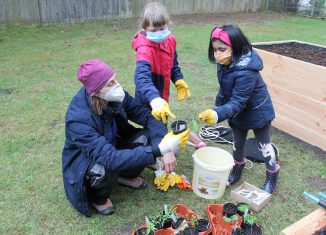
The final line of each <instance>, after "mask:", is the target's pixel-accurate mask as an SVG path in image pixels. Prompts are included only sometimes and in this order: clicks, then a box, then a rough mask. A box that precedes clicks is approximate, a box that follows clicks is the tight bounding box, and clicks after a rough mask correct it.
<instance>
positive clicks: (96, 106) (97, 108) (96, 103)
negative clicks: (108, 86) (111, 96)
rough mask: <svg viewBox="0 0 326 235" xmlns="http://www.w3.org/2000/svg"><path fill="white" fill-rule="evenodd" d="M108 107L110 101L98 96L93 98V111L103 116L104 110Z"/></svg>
mask: <svg viewBox="0 0 326 235" xmlns="http://www.w3.org/2000/svg"><path fill="white" fill-rule="evenodd" d="M107 105H108V101H106V100H104V99H102V98H100V97H97V96H91V106H92V109H93V111H94V112H95V113H96V114H97V115H99V116H101V115H102V114H103V109H104V108H105V107H106V106H107Z"/></svg>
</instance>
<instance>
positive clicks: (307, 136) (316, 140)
mask: <svg viewBox="0 0 326 235" xmlns="http://www.w3.org/2000/svg"><path fill="white" fill-rule="evenodd" d="M272 125H273V126H274V127H276V128H278V129H280V130H282V131H284V132H286V133H288V134H290V135H292V136H294V137H297V138H299V139H301V140H303V141H305V142H307V143H309V144H311V145H314V146H317V147H319V148H321V149H322V150H325V151H326V137H325V136H320V135H316V132H313V131H311V130H310V129H309V128H307V127H305V126H303V125H301V124H300V123H297V122H294V121H293V120H291V119H289V118H287V117H286V116H282V115H281V114H277V117H276V118H275V119H274V120H273V122H272Z"/></svg>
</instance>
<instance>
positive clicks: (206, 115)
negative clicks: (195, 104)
mask: <svg viewBox="0 0 326 235" xmlns="http://www.w3.org/2000/svg"><path fill="white" fill-rule="evenodd" d="M198 118H199V119H200V120H201V121H203V122H204V123H205V124H207V125H210V126H212V125H214V124H216V123H217V122H218V115H217V112H216V111H214V110H213V109H207V110H206V111H204V112H202V113H200V114H199V115H198Z"/></svg>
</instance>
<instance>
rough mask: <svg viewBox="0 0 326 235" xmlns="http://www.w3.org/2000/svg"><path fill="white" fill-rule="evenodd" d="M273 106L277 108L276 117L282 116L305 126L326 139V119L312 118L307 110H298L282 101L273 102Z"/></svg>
mask: <svg viewBox="0 0 326 235" xmlns="http://www.w3.org/2000/svg"><path fill="white" fill-rule="evenodd" d="M273 105H274V108H275V112H276V117H277V116H278V115H282V116H284V117H287V118H288V119H290V120H292V121H293V122H296V123H299V124H300V125H302V126H304V127H305V129H307V128H309V129H310V131H312V132H314V133H315V134H316V135H317V136H319V137H323V136H324V137H326V119H325V118H322V117H315V116H312V115H311V114H310V113H308V112H306V110H303V109H297V108H295V107H292V106H289V105H287V104H285V103H282V102H280V101H276V100H273ZM298 128H300V127H298ZM325 141H326V139H325Z"/></svg>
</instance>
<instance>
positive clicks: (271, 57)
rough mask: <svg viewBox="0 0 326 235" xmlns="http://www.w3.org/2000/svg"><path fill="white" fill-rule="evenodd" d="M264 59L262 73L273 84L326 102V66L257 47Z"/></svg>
mask: <svg viewBox="0 0 326 235" xmlns="http://www.w3.org/2000/svg"><path fill="white" fill-rule="evenodd" d="M257 51H258V53H259V54H260V56H261V57H262V59H263V61H264V69H263V70H262V75H263V77H264V80H265V81H267V82H270V83H272V84H275V85H278V86H283V87H287V89H289V90H292V91H296V92H297V93H300V94H302V95H304V96H308V97H311V98H313V99H316V100H318V101H320V102H326V79H325V74H326V67H323V66H319V65H314V64H311V63H307V62H303V61H299V60H296V59H292V58H289V57H285V56H281V55H278V54H275V53H271V52H268V51H264V50H260V49H257Z"/></svg>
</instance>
